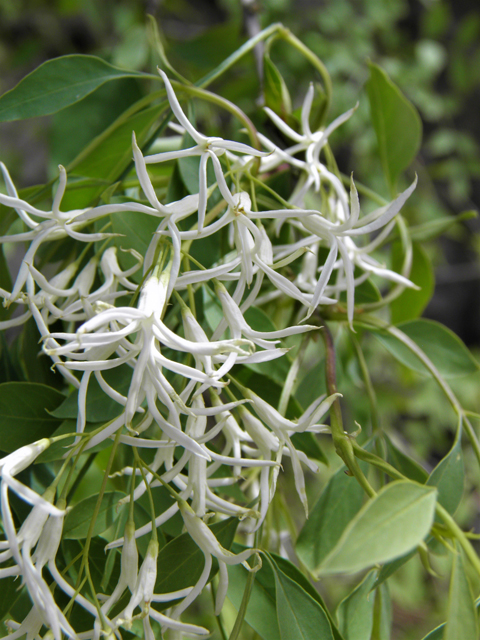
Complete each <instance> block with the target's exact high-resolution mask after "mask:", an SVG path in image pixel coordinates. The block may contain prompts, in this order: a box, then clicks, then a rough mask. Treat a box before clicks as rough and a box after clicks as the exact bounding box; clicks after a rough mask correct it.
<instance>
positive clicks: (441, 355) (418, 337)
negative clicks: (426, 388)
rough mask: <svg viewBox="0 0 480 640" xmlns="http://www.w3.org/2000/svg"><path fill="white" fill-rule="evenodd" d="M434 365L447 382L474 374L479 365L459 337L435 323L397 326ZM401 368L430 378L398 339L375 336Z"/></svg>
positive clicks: (426, 370) (429, 321)
mask: <svg viewBox="0 0 480 640" xmlns="http://www.w3.org/2000/svg"><path fill="white" fill-rule="evenodd" d="M398 328H399V329H400V330H401V331H403V333H405V334H406V335H407V336H408V337H409V338H410V339H411V340H413V341H414V342H415V343H416V344H417V346H419V347H420V349H421V350H422V351H423V352H424V353H425V355H426V356H427V357H428V358H429V359H430V360H431V361H432V363H433V364H434V365H435V367H436V368H437V369H438V370H439V372H440V374H441V375H442V376H443V377H444V378H456V377H460V376H465V375H467V374H470V373H475V372H476V371H478V369H479V365H478V363H477V362H476V360H475V359H474V358H473V356H472V355H471V353H470V352H469V351H468V349H467V347H466V346H465V345H464V344H463V342H462V341H461V340H460V338H459V337H458V336H456V335H455V334H454V333H453V332H452V331H450V329H447V328H446V327H444V326H443V325H441V324H440V323H438V322H434V321H433V320H424V319H420V320H413V321H411V322H405V323H403V324H400V325H398ZM373 335H374V336H375V337H376V338H377V340H379V341H380V342H381V343H382V344H383V346H384V347H385V348H386V349H388V351H389V352H390V353H391V354H392V355H393V356H394V357H395V358H396V359H397V360H398V361H399V362H401V363H402V364H404V365H405V366H406V367H408V368H409V369H413V370H414V371H417V372H418V373H422V374H425V375H430V373H429V371H428V369H427V368H426V367H425V365H424V364H423V363H422V362H421V361H420V360H419V359H418V358H417V356H416V355H415V354H414V353H413V352H412V351H410V349H409V348H408V347H406V346H405V345H404V344H403V342H401V341H400V340H398V338H396V337H395V336H392V335H391V334H387V333H383V332H375V333H374V334H373Z"/></svg>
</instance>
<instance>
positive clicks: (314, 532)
mask: <svg viewBox="0 0 480 640" xmlns="http://www.w3.org/2000/svg"><path fill="white" fill-rule="evenodd" d="M363 500H364V492H363V489H362V488H361V487H360V485H359V484H358V482H357V481H356V480H355V478H352V477H351V476H347V475H346V473H345V467H343V466H342V467H341V468H340V469H339V470H338V471H337V472H336V473H335V474H334V475H333V476H332V477H331V478H330V480H329V482H328V484H327V486H326V487H325V489H324V490H323V492H322V494H321V495H320V498H319V499H318V501H317V503H316V504H315V506H314V507H313V509H312V511H311V513H310V516H309V518H308V520H307V521H306V523H305V525H304V527H303V529H302V530H301V531H300V535H299V536H298V540H297V544H296V547H295V550H296V553H297V555H298V557H299V559H300V560H301V561H302V562H303V564H304V565H305V566H306V567H308V568H309V569H310V570H312V571H313V570H314V569H315V568H316V567H318V566H319V565H320V564H321V562H322V561H323V560H324V558H325V557H326V556H327V555H328V554H329V553H330V552H331V551H332V549H333V548H334V547H335V545H336V544H337V543H338V541H339V539H340V537H341V535H342V533H343V532H344V530H345V528H346V527H347V525H348V523H349V522H350V521H351V520H352V518H353V517H354V516H355V515H356V514H357V513H358V511H359V510H360V508H361V506H362V504H363Z"/></svg>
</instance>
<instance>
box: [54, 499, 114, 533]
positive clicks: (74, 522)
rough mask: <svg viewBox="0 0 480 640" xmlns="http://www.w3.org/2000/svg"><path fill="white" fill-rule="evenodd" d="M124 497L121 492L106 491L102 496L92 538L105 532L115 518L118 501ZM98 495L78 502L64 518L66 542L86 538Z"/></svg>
mask: <svg viewBox="0 0 480 640" xmlns="http://www.w3.org/2000/svg"><path fill="white" fill-rule="evenodd" d="M124 496H125V494H124V493H122V492H121V491H107V492H105V494H104V495H103V498H102V504H101V505H100V509H99V512H98V515H97V517H96V519H95V525H94V527H93V534H92V535H94V536H98V535H100V534H101V533H103V532H104V531H106V530H107V529H108V528H109V527H110V526H111V525H112V524H113V522H114V521H115V519H116V518H117V512H116V507H117V505H118V501H119V500H121V499H122V498H123V497H124ZM97 500H98V495H95V494H94V495H92V496H89V497H88V498H85V499H84V500H81V501H80V502H78V503H77V504H76V505H75V506H74V507H73V509H72V510H71V511H69V512H68V513H67V515H66V517H65V525H64V527H63V537H64V538H65V539H66V540H81V539H82V538H85V537H86V536H87V533H88V530H89V528H90V524H91V521H92V517H93V515H94V511H95V508H96V505H97Z"/></svg>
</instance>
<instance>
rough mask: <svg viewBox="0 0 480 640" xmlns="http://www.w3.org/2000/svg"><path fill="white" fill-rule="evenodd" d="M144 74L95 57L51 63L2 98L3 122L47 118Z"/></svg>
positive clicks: (61, 59)
mask: <svg viewBox="0 0 480 640" xmlns="http://www.w3.org/2000/svg"><path fill="white" fill-rule="evenodd" d="M143 75H144V74H142V73H139V72H137V71H127V70H124V69H119V68H117V67H114V66H112V65H111V64H108V62H105V60H102V59H101V58H97V57H95V56H85V55H69V56H62V57H59V58H54V59H53V60H47V62H44V63H43V64H41V65H40V66H39V67H38V68H37V69H35V70H34V71H32V73H29V74H28V76H26V77H25V78H23V80H21V81H20V82H19V83H18V84H17V85H16V86H15V87H14V88H13V89H11V90H10V91H7V93H5V94H4V95H3V96H2V97H1V98H0V121H3V122H5V121H7V120H21V119H23V118H33V117H36V116H47V115H50V114H51V113H56V112H57V111H60V109H64V108H65V107H68V106H69V105H71V104H74V103H75V102H78V101H79V100H81V99H82V98H84V97H85V96H88V94H89V93H92V91H95V89H97V88H98V87H100V86H101V85H102V84H105V82H109V81H110V80H116V79H118V78H129V77H133V76H136V77H141V76H143Z"/></svg>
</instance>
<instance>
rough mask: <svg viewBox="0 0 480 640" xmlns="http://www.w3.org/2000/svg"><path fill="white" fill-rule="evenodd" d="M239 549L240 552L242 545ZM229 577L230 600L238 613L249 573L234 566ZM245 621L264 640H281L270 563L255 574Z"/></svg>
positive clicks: (264, 564)
mask: <svg viewBox="0 0 480 640" xmlns="http://www.w3.org/2000/svg"><path fill="white" fill-rule="evenodd" d="M238 547H239V550H240V545H238ZM236 550H237V545H235V546H234V551H236ZM228 577H229V581H228V598H229V600H230V601H231V603H232V604H233V606H234V607H235V608H236V609H237V611H238V609H239V608H240V603H241V602H242V597H243V592H244V590H245V585H246V582H247V577H248V571H247V570H246V569H245V568H244V567H242V566H241V565H232V566H229V567H228ZM245 621H246V622H247V623H248V624H249V625H250V626H251V627H252V629H254V630H255V631H256V632H257V633H258V635H259V636H260V637H261V638H263V640H278V639H279V638H280V630H279V628H278V622H277V608H276V599H275V576H274V573H273V570H272V568H271V566H270V563H269V562H266V561H264V562H263V563H262V568H261V569H260V570H259V571H257V573H256V574H255V581H254V583H253V587H252V592H251V595H250V600H249V601H248V607H247V612H246V614H245Z"/></svg>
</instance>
